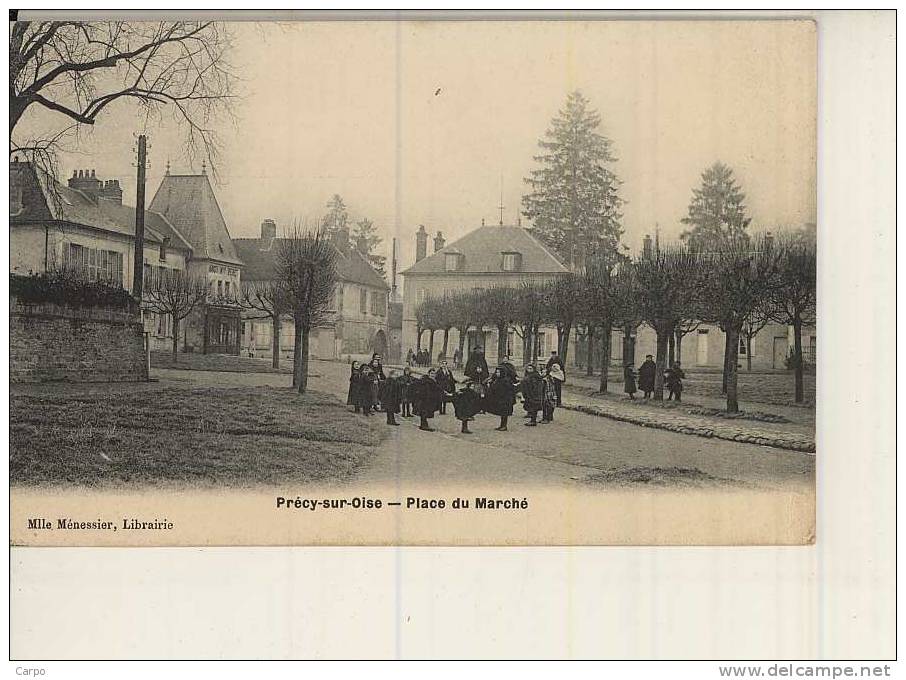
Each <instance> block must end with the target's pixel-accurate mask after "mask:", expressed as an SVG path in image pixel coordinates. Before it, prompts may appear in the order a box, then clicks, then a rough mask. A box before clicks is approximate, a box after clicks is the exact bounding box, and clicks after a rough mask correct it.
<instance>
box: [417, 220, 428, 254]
mask: <svg viewBox="0 0 906 680" xmlns="http://www.w3.org/2000/svg"><path fill="white" fill-rule="evenodd" d="M427 254H428V232H427V231H425V225H424V224H420V225H418V231H417V232H415V261H416V262H418V261H419V260H424V259H425V256H426V255H427Z"/></svg>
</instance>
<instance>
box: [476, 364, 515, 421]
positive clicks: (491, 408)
mask: <svg viewBox="0 0 906 680" xmlns="http://www.w3.org/2000/svg"><path fill="white" fill-rule="evenodd" d="M515 403H516V385H515V383H514V382H513V380H512V379H511V378H510V376H509V373H508V372H507V370H506V369H505V368H504V367H503V366H498V367H497V368H496V369H494V375H492V376H491V378H490V380H488V387H487V389H486V390H485V394H484V399H483V401H482V410H484V412H485V413H492V414H493V415H495V416H500V426H499V427H496V428H494V429H496V430H497V431H499V432H506V430H507V427H506V424H507V419H508V418H509V417H510V416H511V415H513V404H515Z"/></svg>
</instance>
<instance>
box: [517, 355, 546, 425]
mask: <svg viewBox="0 0 906 680" xmlns="http://www.w3.org/2000/svg"><path fill="white" fill-rule="evenodd" d="M519 390H520V391H521V392H522V406H523V408H525V412H526V413H528V416H529V422H527V423H525V424H526V425H528V426H530V427H534V426H535V425H537V424H538V411H540V410H541V408H542V406H543V405H544V381H543V380H542V379H541V376H540V375H539V374H538V369H536V368H535V366H534V364H529V365H528V366H526V367H525V377H524V378H523V379H522V382H521V383H520V384H519Z"/></svg>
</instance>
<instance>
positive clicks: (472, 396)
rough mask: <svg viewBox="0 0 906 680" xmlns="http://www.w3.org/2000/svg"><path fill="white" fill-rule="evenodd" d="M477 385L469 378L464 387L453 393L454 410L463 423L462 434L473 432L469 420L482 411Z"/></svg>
mask: <svg viewBox="0 0 906 680" xmlns="http://www.w3.org/2000/svg"><path fill="white" fill-rule="evenodd" d="M476 387H477V385H475V383H473V382H472V381H471V380H467V381H466V382H465V385H464V386H463V388H462V389H461V390H460V391H459V392H457V393H456V394H455V395H453V411H454V413H455V414H456V419H457V420H459V421H460V422H461V423H462V428H461V429H460V432H461V433H462V434H472V430H470V429H469V421H470V420H475V415H476V414H477V413H478V412H479V411H481V395H480V394H479V393H478V390H477V389H476Z"/></svg>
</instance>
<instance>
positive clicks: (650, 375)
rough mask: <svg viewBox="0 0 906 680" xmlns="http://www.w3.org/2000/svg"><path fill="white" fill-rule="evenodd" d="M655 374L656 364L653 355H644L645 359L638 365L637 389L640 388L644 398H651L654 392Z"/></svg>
mask: <svg viewBox="0 0 906 680" xmlns="http://www.w3.org/2000/svg"><path fill="white" fill-rule="evenodd" d="M656 374H657V364H656V363H654V356H653V355H651V354H646V355H645V361H643V362H642V365H641V366H639V389H640V390H642V396H643V397H644V398H645V399H650V398H651V393H652V392H654V376H655V375H656Z"/></svg>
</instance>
